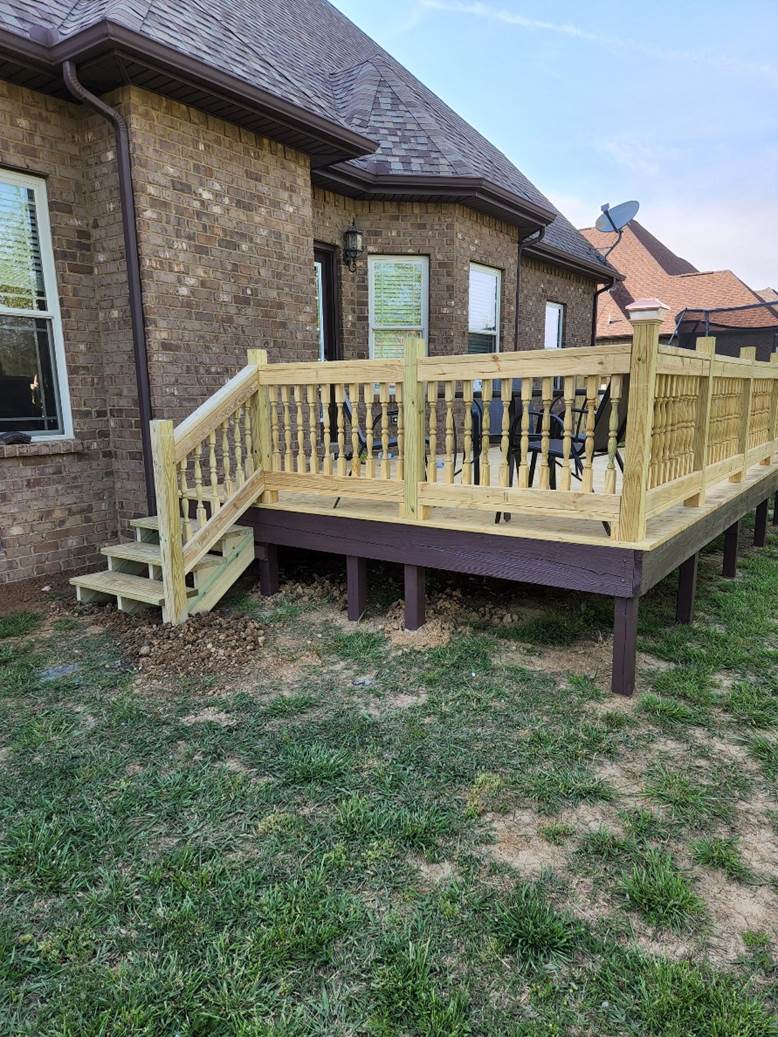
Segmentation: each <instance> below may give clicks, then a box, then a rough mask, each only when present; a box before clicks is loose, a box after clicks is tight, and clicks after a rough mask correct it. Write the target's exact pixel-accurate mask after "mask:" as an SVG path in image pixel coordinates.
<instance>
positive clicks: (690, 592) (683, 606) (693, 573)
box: [675, 554, 700, 624]
mask: <svg viewBox="0 0 778 1037" xmlns="http://www.w3.org/2000/svg"><path fill="white" fill-rule="evenodd" d="M699 557H700V556H699V554H693V555H691V557H689V558H687V559H686V561H685V562H683V563H682V564H681V565H680V566H679V568H678V596H677V598H676V602H675V621H676V623H684V624H688V623H693V622H694V598H695V595H696V593H697V562H698V560H699Z"/></svg>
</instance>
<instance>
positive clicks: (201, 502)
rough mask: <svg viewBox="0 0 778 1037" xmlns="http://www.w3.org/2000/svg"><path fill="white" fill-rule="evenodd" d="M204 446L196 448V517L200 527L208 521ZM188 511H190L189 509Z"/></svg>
mask: <svg viewBox="0 0 778 1037" xmlns="http://www.w3.org/2000/svg"><path fill="white" fill-rule="evenodd" d="M202 451H203V444H202V443H198V444H197V446H196V447H195V448H194V484H195V497H196V498H197V509H196V516H197V522H198V524H199V525H201V526H204V525H205V523H206V522H207V521H208V515H207V513H206V510H205V498H204V497H203V466H202V458H201V455H202ZM187 510H188V509H187Z"/></svg>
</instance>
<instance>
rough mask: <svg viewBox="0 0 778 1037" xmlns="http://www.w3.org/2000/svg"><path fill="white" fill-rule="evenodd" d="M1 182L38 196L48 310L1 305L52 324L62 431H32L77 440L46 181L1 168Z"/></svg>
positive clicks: (1, 309) (2, 310)
mask: <svg viewBox="0 0 778 1037" xmlns="http://www.w3.org/2000/svg"><path fill="white" fill-rule="evenodd" d="M0 180H2V181H3V182H4V183H8V184H15V185H16V186H17V187H26V188H29V189H30V190H31V191H32V192H33V195H34V197H35V215H36V219H37V224H38V242H39V244H40V250H41V266H42V268H43V288H44V291H45V292H46V302H47V304H48V309H47V310H19V309H15V308H14V307H12V306H2V305H0V314H2V315H3V316H11V317H35V318H36V319H38V320H49V321H51V334H52V338H53V340H54V366H55V371H54V377H55V378H56V380H57V391H58V393H59V408H60V414H61V416H62V432H53V433H51V432H31V433H30V436H31V438H32V439H33V440H34V441H38V440H44V441H45V442H47V443H50V442H54V441H56V440H62V439H72V438H73V414H72V411H71V408H70V392H69V389H68V374H67V364H66V363H65V341H64V338H63V335H62V315H61V313H60V308H59V292H58V291H57V274H56V270H55V268H54V245H53V243H52V238H51V223H50V221H49V197H48V192H47V190H46V181H45V180H44V179H42V177H39V176H27V175H26V174H24V173H15V172H12V171H11V170H10V169H0Z"/></svg>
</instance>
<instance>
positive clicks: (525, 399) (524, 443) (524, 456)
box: [519, 378, 532, 490]
mask: <svg viewBox="0 0 778 1037" xmlns="http://www.w3.org/2000/svg"><path fill="white" fill-rule="evenodd" d="M531 403H532V379H531V378H522V380H521V456H520V458H519V486H520V488H521V489H523V490H526V488H527V487H528V486H529V463H528V458H529V418H530V414H529V409H530V405H531Z"/></svg>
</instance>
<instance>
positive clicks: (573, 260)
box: [525, 241, 624, 287]
mask: <svg viewBox="0 0 778 1037" xmlns="http://www.w3.org/2000/svg"><path fill="white" fill-rule="evenodd" d="M526 253H532V254H533V255H536V256H537V257H538V258H539V259H546V260H549V261H550V262H553V263H556V264H557V265H558V266H564V267H568V268H569V269H571V270H576V271H577V272H578V273H583V274H586V275H587V276H588V277H595V278H596V279H597V280H598V281H600V282H602V283H603V284H606V285H608V286H609V287H613V285H614V284H615V283H616V282H617V281H623V280H624V275H623V274H620V273H619V272H618V270H616V269H614V267H612V266H611V265H610V263H605V261H603V263H602V264H601V263H597V262H596V261H595V260H591V261H589V260H587V259H582V258H579V257H578V256H574V255H573V254H572V253H570V252H565V251H564V250H563V249H561V248H557V247H556V246H555V245H550V244H549V243H548V242H547V241H539V242H537V243H535V242H531V243H530V244H529V245H527V247H526V249H525V254H526Z"/></svg>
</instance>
